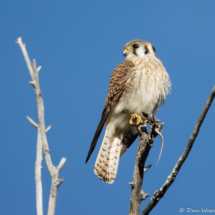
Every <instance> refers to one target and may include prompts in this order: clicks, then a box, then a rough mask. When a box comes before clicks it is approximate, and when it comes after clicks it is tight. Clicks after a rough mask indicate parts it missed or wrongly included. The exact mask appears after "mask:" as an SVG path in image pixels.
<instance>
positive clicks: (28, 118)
mask: <svg viewBox="0 0 215 215" xmlns="http://www.w3.org/2000/svg"><path fill="white" fill-rule="evenodd" d="M26 118H27V120H28V121H29V122H30V123H31V125H33V126H34V127H35V128H38V125H37V123H36V122H34V120H33V119H31V117H29V116H26Z"/></svg>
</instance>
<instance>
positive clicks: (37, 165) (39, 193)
mask: <svg viewBox="0 0 215 215" xmlns="http://www.w3.org/2000/svg"><path fill="white" fill-rule="evenodd" d="M42 152H43V147H42V142H41V135H40V129H39V128H38V134H37V152H36V162H35V183H36V207H37V215H43V190H42V181H41V169H42V160H43V156H42Z"/></svg>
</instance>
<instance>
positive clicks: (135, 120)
mask: <svg viewBox="0 0 215 215" xmlns="http://www.w3.org/2000/svg"><path fill="white" fill-rule="evenodd" d="M130 116H131V119H130V121H129V123H130V125H139V124H145V123H148V120H144V121H143V120H142V118H141V116H139V115H137V114H131V115H130Z"/></svg>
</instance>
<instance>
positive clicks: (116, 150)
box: [107, 137, 121, 184]
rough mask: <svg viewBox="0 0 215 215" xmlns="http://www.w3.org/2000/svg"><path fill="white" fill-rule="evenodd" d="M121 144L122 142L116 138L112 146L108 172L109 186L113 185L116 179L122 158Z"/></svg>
mask: <svg viewBox="0 0 215 215" xmlns="http://www.w3.org/2000/svg"><path fill="white" fill-rule="evenodd" d="M120 143H121V140H120V139H119V138H118V137H115V138H114V141H113V143H112V145H111V150H110V161H109V168H108V170H107V174H108V176H109V177H108V179H109V180H108V183H109V184H112V183H113V182H114V180H115V178H116V174H117V170H118V166H119V158H120V149H121V146H120Z"/></svg>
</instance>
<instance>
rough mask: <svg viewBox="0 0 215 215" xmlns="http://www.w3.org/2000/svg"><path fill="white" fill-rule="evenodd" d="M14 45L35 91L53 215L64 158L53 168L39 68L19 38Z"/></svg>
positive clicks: (49, 209) (52, 214) (51, 213)
mask: <svg viewBox="0 0 215 215" xmlns="http://www.w3.org/2000/svg"><path fill="white" fill-rule="evenodd" d="M16 44H18V45H19V46H20V48H21V50H22V53H23V56H24V58H25V61H26V64H27V67H28V70H29V73H30V76H31V78H32V81H31V82H30V84H32V85H33V87H34V90H35V94H36V100H37V110H38V117H39V124H38V129H39V131H40V135H41V141H42V145H43V151H44V155H45V161H46V165H47V168H48V170H49V173H50V175H51V178H52V184H51V192H50V196H49V207H48V215H54V213H55V206H56V199H57V190H58V187H59V185H60V184H61V183H62V182H63V179H64V178H62V179H59V171H60V169H61V168H62V167H63V165H64V164H65V162H66V158H62V159H61V161H60V164H59V166H60V168H58V167H55V166H54V165H53V164H52V161H51V156H50V153H49V146H48V141H47V138H46V129H45V120H44V105H43V99H42V94H41V91H40V85H39V76H38V72H39V70H40V68H41V67H38V68H37V66H36V61H35V60H33V63H32V65H31V63H30V59H29V57H28V53H27V51H26V48H25V44H23V43H22V39H21V37H19V38H18V39H17V41H16ZM48 130H49V129H48ZM62 160H63V161H62Z"/></svg>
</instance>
